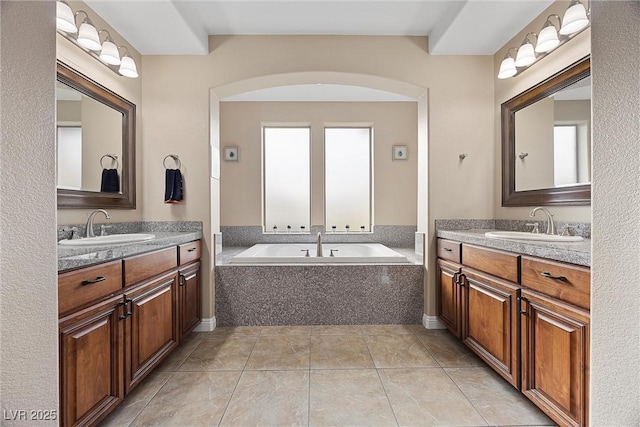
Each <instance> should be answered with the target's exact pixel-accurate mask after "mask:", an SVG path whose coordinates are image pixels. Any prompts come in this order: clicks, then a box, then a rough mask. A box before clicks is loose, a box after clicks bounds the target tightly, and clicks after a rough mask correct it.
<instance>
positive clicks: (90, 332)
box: [59, 295, 124, 427]
mask: <svg viewBox="0 0 640 427" xmlns="http://www.w3.org/2000/svg"><path fill="white" fill-rule="evenodd" d="M123 308H124V307H123V304H122V296H121V295H118V296H116V297H112V298H109V299H107V300H106V301H102V302H100V303H97V304H94V305H92V306H89V307H88V308H85V309H83V310H80V311H78V312H75V313H72V314H70V315H68V316H65V317H62V318H61V319H60V321H59V330H60V333H59V340H60V341H59V352H60V425H61V426H64V427H67V426H89V425H94V424H96V423H97V422H99V421H100V420H101V419H102V418H104V417H105V416H106V415H107V414H108V413H109V412H111V411H112V410H113V409H114V408H115V407H116V406H118V405H119V404H120V402H122V400H123V399H124V380H123V367H124V365H123V362H124V340H123V324H124V322H123V316H124V310H123Z"/></svg>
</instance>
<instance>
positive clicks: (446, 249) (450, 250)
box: [444, 248, 453, 252]
mask: <svg viewBox="0 0 640 427" xmlns="http://www.w3.org/2000/svg"><path fill="white" fill-rule="evenodd" d="M444 250H445V251H447V252H453V249H451V248H444Z"/></svg>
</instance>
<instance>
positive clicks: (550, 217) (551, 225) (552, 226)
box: [529, 206, 558, 234]
mask: <svg viewBox="0 0 640 427" xmlns="http://www.w3.org/2000/svg"><path fill="white" fill-rule="evenodd" d="M538 211H542V212H544V213H545V214H546V215H547V232H546V233H545V234H558V233H556V224H555V223H554V222H553V214H552V213H551V212H549V210H548V209H547V208H543V207H541V206H538V207H537V208H533V209H531V212H529V216H530V217H531V218H533V217H534V216H535V215H536V212H538Z"/></svg>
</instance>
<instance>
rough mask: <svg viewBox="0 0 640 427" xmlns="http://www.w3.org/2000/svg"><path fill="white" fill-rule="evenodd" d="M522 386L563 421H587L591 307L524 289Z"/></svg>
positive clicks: (580, 423)
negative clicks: (569, 302) (568, 302)
mask: <svg viewBox="0 0 640 427" xmlns="http://www.w3.org/2000/svg"><path fill="white" fill-rule="evenodd" d="M521 313H522V392H523V393H524V394H525V395H526V396H527V397H528V398H529V399H530V400H531V401H533V403H535V404H536V405H537V406H538V407H539V408H541V409H542V410H543V411H544V412H545V413H547V415H549V416H550V417H551V418H552V419H553V420H554V421H556V422H557V423H559V424H560V425H563V426H586V425H589V422H588V412H589V411H588V406H589V312H587V311H585V310H583V309H580V308H577V307H573V306H571V305H568V304H565V303H563V302H561V301H558V300H556V299H553V298H549V297H546V296H544V295H542V294H539V293H537V292H532V291H528V290H523V291H522V302H521Z"/></svg>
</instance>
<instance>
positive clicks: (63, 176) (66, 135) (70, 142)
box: [56, 126, 82, 190]
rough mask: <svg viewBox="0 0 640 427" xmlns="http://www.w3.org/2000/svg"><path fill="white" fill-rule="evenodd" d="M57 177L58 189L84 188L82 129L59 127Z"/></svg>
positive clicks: (78, 127)
mask: <svg viewBox="0 0 640 427" xmlns="http://www.w3.org/2000/svg"><path fill="white" fill-rule="evenodd" d="M57 131H58V135H57V140H56V146H57V150H58V152H57V159H58V162H57V176H58V183H57V187H58V188H66V189H73V190H80V189H81V188H82V128H81V127H80V126H68V127H65V126H58V128H57Z"/></svg>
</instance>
